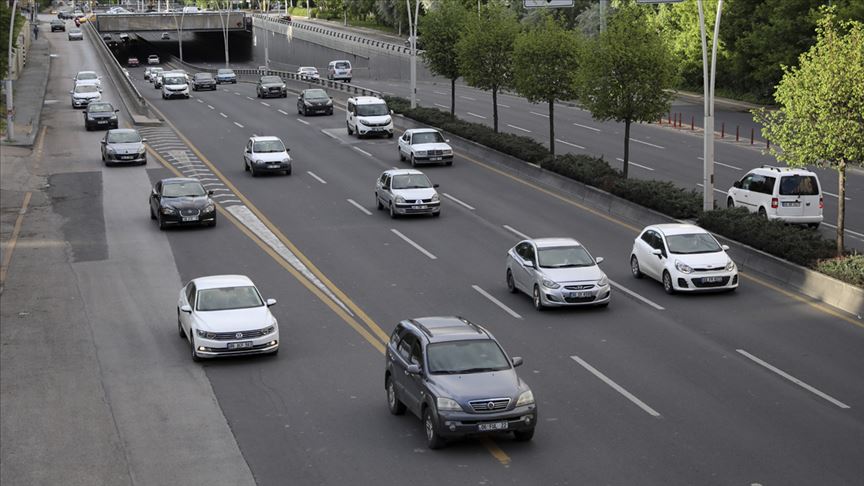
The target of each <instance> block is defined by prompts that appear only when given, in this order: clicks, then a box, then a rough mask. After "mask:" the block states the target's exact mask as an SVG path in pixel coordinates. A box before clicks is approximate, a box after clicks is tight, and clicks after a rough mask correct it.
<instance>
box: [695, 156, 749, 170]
mask: <svg viewBox="0 0 864 486" xmlns="http://www.w3.org/2000/svg"><path fill="white" fill-rule="evenodd" d="M698 159H699V160H705V159H704V158H702V157H698ZM714 163H715V164H717V165H722V166H723V167H729V168H730V169H735V170H744V169H742V168H741V167H735V166H734V165H729V164H724V163H723V162H718V161H716V160H715V161H714Z"/></svg>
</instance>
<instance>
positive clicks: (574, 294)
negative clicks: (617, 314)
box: [570, 292, 593, 298]
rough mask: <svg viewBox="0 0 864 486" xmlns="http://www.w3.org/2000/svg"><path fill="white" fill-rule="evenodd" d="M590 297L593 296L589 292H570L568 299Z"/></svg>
mask: <svg viewBox="0 0 864 486" xmlns="http://www.w3.org/2000/svg"><path fill="white" fill-rule="evenodd" d="M591 295H593V294H592V293H591V292H570V298H574V297H575V298H578V297H591Z"/></svg>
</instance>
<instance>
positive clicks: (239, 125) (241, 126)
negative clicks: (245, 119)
mask: <svg viewBox="0 0 864 486" xmlns="http://www.w3.org/2000/svg"><path fill="white" fill-rule="evenodd" d="M234 124H235V125H237V126H238V127H240V128H243V125H241V124H239V123H237V122H234Z"/></svg>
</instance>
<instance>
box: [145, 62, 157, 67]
mask: <svg viewBox="0 0 864 486" xmlns="http://www.w3.org/2000/svg"><path fill="white" fill-rule="evenodd" d="M147 64H149V65H151V66H154V65H156V64H159V61H147Z"/></svg>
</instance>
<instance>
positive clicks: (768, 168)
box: [750, 165, 816, 176]
mask: <svg viewBox="0 0 864 486" xmlns="http://www.w3.org/2000/svg"><path fill="white" fill-rule="evenodd" d="M750 172H751V173H756V174H759V175H777V174H782V175H813V176H815V175H816V173H815V172H813V171H810V170H807V169H804V168H800V167H775V166H772V165H763V166H762V167H757V168H755V169H752V170H750Z"/></svg>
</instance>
